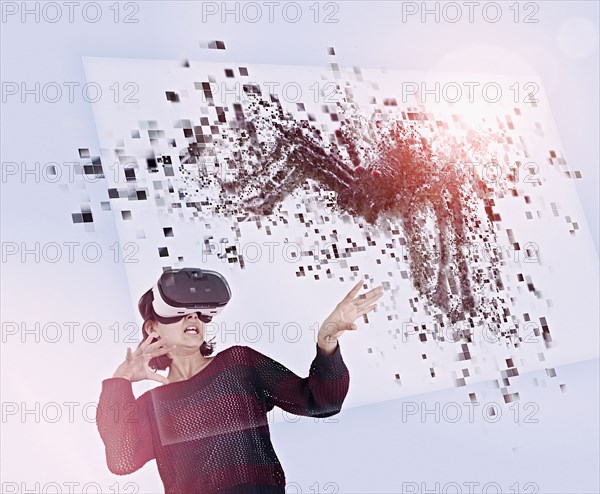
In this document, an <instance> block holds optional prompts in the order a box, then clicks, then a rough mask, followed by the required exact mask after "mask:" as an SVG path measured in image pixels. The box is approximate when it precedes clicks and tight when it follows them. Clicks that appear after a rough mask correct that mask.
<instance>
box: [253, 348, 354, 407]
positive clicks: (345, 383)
mask: <svg viewBox="0 0 600 494" xmlns="http://www.w3.org/2000/svg"><path fill="white" fill-rule="evenodd" d="M315 346H316V347H317V354H316V356H315V358H314V359H313V361H312V363H311V365H310V371H309V375H308V377H305V378H301V377H299V376H297V375H296V374H295V373H294V372H292V371H291V370H290V369H288V368H287V367H285V366H283V365H282V364H280V363H279V362H277V361H275V360H273V359H271V358H270V357H267V356H266V355H263V354H262V353H260V352H258V351H256V350H254V349H252V348H250V347H245V348H246V349H247V350H246V351H247V352H248V357H249V359H250V363H251V365H252V366H253V367H254V369H255V370H256V375H257V379H258V384H259V387H260V389H261V390H262V393H263V396H264V398H265V401H266V403H267V410H271V409H272V408H273V407H274V406H275V405H276V406H278V407H280V408H282V409H283V410H285V411H287V412H290V413H293V414H295V415H304V416H310V417H330V416H332V415H335V414H337V413H339V411H340V410H341V409H342V403H343V401H344V399H345V398H346V395H347V393H348V387H349V384H350V374H349V372H348V368H347V367H346V364H345V363H344V361H343V359H342V353H341V349H340V344H339V342H338V345H337V347H336V349H335V351H334V352H333V353H332V354H331V355H326V354H325V353H324V352H323V351H322V350H321V349H320V348H319V346H318V345H317V344H316V343H315Z"/></svg>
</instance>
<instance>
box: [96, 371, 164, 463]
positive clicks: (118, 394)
mask: <svg viewBox="0 0 600 494" xmlns="http://www.w3.org/2000/svg"><path fill="white" fill-rule="evenodd" d="M96 425H97V427H98V432H99V433H100V437H101V438H102V441H103V442H104V447H105V450H106V464H107V466H108V469H109V470H110V471H111V472H112V473H114V474H116V475H126V474H129V473H132V472H135V471H136V470H138V469H140V468H141V467H142V466H144V464H145V463H147V462H148V461H149V460H151V459H153V458H154V450H153V446H152V437H151V435H150V427H149V421H148V412H147V408H146V401H145V397H144V396H141V397H140V398H138V399H137V400H136V399H135V397H134V396H133V390H132V385H131V382H130V381H128V380H127V379H124V378H120V377H112V378H109V379H105V380H104V381H102V392H101V394H100V399H99V401H98V409H97V412H96Z"/></svg>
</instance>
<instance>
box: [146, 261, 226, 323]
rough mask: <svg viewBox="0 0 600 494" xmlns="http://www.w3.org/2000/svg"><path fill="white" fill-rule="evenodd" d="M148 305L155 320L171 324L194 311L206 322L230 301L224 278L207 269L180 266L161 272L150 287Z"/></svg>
mask: <svg viewBox="0 0 600 494" xmlns="http://www.w3.org/2000/svg"><path fill="white" fill-rule="evenodd" d="M152 294H153V301H152V307H153V308H154V312H155V313H156V315H157V319H158V322H160V323H163V324H172V323H175V322H178V321H180V320H181V319H182V318H183V317H185V316H186V315H188V314H193V313H194V312H197V313H198V317H199V319H200V320H201V321H203V322H210V321H211V320H212V318H213V317H214V316H216V315H218V314H220V313H221V311H222V310H223V308H224V307H225V306H226V305H227V303H228V302H229V300H231V290H230V289H229V285H228V284H227V280H225V278H224V277H223V276H222V275H221V274H219V273H217V272H216V271H210V270H208V269H199V268H181V269H169V270H167V271H164V272H163V274H162V275H161V276H160V278H159V279H158V281H157V282H156V285H154V287H153V288H152Z"/></svg>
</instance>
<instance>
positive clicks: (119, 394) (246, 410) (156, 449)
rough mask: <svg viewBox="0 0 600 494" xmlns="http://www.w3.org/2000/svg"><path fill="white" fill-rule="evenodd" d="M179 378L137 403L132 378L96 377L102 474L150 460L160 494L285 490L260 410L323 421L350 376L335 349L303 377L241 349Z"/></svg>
mask: <svg viewBox="0 0 600 494" xmlns="http://www.w3.org/2000/svg"><path fill="white" fill-rule="evenodd" d="M214 359H215V360H214V361H213V362H211V363H210V365H208V366H207V367H206V368H205V369H203V370H202V371H200V372H199V373H197V374H196V375H194V376H192V377H191V378H189V379H187V380H185V381H178V382H173V383H170V384H166V385H162V386H159V387H157V388H154V389H151V390H149V391H146V392H145V393H144V394H143V395H141V396H140V397H139V398H137V399H136V398H135V397H134V395H133V391H132V384H131V382H130V381H129V380H127V379H124V378H120V377H114V378H109V379H105V380H104V381H102V392H101V394H100V399H99V403H98V411H97V415H96V424H97V426H98V431H99V433H100V437H101V438H102V441H103V442H104V446H105V449H106V461H107V465H108V468H109V470H110V471H111V472H112V473H114V474H117V475H125V474H129V473H132V472H135V471H136V470H138V469H140V468H141V467H142V466H143V465H144V464H146V463H147V462H148V461H150V460H152V459H156V463H157V467H158V471H159V474H160V477H161V479H162V481H163V484H164V488H165V493H167V494H171V493H172V494H175V493H178V494H181V493H185V494H192V493H198V494H213V493H219V494H225V493H238V494H241V493H245V494H250V493H261V494H270V493H277V494H281V493H284V492H285V489H284V487H285V474H284V472H283V469H282V467H281V464H280V463H279V459H278V458H277V455H276V454H275V451H274V449H273V445H272V443H271V437H270V433H269V426H268V423H267V412H268V411H270V410H272V409H273V407H274V406H278V407H280V408H282V409H283V410H286V411H287V412H290V413H293V414H296V415H304V416H311V417H330V416H331V415H335V414H336V413H338V412H339V411H340V410H341V407H342V403H343V401H344V399H345V397H346V394H347V392H348V387H349V383H350V377H349V373H348V368H347V367H346V365H345V364H344V361H343V359H342V354H341V350H340V345H339V342H338V345H337V347H336V349H335V351H334V353H332V354H331V355H326V354H325V353H323V351H322V350H321V349H320V348H319V347H318V345H317V354H316V356H315V358H314V359H313V361H312V363H311V366H310V371H309V376H308V377H306V378H301V377H299V376H297V375H296V374H295V373H293V372H292V371H291V370H289V369H288V368H286V367H285V366H283V365H282V364H280V363H279V362H277V361H275V360H273V359H271V358H269V357H267V356H266V355H263V354H262V353H260V352H258V351H256V350H254V349H252V348H250V347H248V346H243V345H236V346H233V347H230V348H228V349H226V350H223V351H221V352H219V353H218V354H217V355H216V356H215V357H214Z"/></svg>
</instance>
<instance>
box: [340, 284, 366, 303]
mask: <svg viewBox="0 0 600 494" xmlns="http://www.w3.org/2000/svg"><path fill="white" fill-rule="evenodd" d="M362 284H363V281H362V280H359V281H358V282H357V283H356V285H354V288H352V290H350V291H349V292H348V294H347V295H346V296H345V297H344V300H352V299H353V298H354V295H356V294H357V293H358V291H359V290H360V287H361V286H362Z"/></svg>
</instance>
